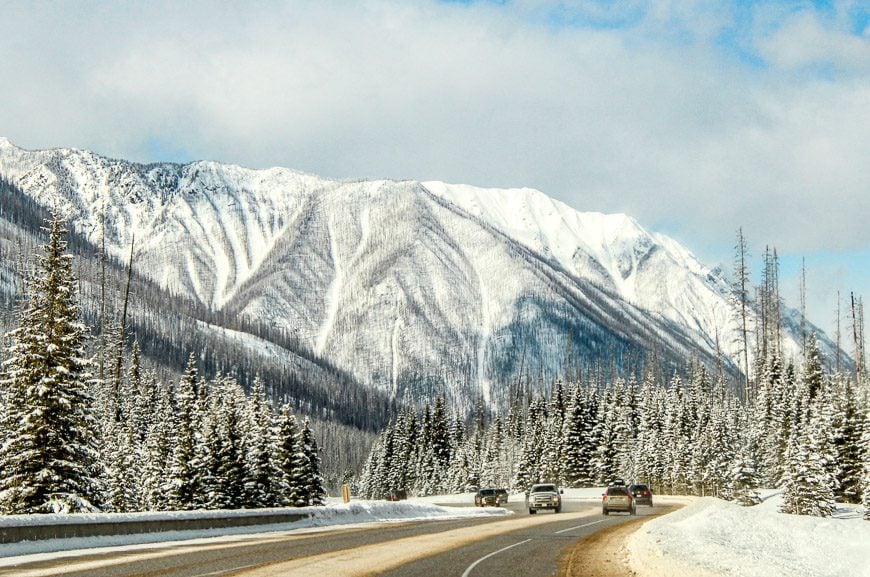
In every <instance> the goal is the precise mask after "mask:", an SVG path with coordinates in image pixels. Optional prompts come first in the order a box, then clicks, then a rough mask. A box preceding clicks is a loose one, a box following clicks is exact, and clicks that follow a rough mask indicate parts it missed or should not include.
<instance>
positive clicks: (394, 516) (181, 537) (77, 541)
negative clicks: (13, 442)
mask: <svg viewBox="0 0 870 577" xmlns="http://www.w3.org/2000/svg"><path fill="white" fill-rule="evenodd" d="M473 502H474V499H473V496H472V503H473ZM263 512H264V510H257V511H254V510H246V511H209V512H202V511H178V512H167V513H119V514H114V515H110V516H111V517H113V518H114V519H115V520H120V519H121V518H122V517H126V518H130V517H133V518H135V519H137V520H144V519H149V520H153V519H179V518H184V517H190V516H193V515H196V514H198V516H200V517H201V516H202V515H203V513H205V515H206V516H208V515H212V516H221V517H226V516H249V515H256V514H262V513H263ZM293 512H298V513H301V514H308V515H310V517H309V518H307V519H303V520H300V521H296V522H293V523H281V524H275V525H255V526H246V527H231V528H222V529H206V530H196V531H167V532H161V533H144V534H138V535H118V536H102V537H82V538H70V539H47V540H42V541H32V542H22V543H7V544H0V567H3V566H9V565H14V564H18V563H25V562H33V561H40V560H42V559H46V558H49V557H57V556H58V554H59V553H58V552H60V551H63V552H64V553H63V555H65V556H78V555H86V554H92V553H94V550H93V548H95V547H100V548H106V547H111V548H113V549H115V550H117V549H118V548H120V549H123V550H125V551H126V550H134V549H142V548H153V547H158V546H159V547H165V546H167V545H172V544H177V542H179V541H184V542H185V543H187V544H190V543H191V542H195V541H189V540H209V541H211V540H214V539H220V538H227V537H229V536H231V537H232V538H233V539H239V538H240V536H243V535H250V534H255V533H260V534H262V533H269V532H276V531H279V532H282V533H285V534H286V533H288V532H294V533H295V532H310V531H326V530H331V529H346V528H348V527H360V526H366V525H370V524H373V523H402V522H407V521H437V520H447V519H458V518H465V517H485V516H493V515H509V514H512V513H511V512H510V511H508V510H506V509H501V508H489V507H487V508H479V507H473V506H472V507H443V506H440V505H435V504H432V503H427V502H421V501H418V500H408V501H399V502H395V503H391V502H385V501H381V502H378V501H352V502H351V503H348V504H344V503H335V502H332V503H329V504H328V505H327V506H325V507H301V508H299V509H294V510H293ZM85 517H87V518H94V519H98V520H99V521H101V522H110V521H108V520H107V515H106V514H94V515H86V514H82V515H14V516H8V517H0V527H2V526H11V525H22V524H31V525H35V524H48V523H51V522H52V521H54V522H57V521H58V520H61V521H62V522H81V521H82V520H85V519H84V518H85ZM76 518H77V519H76ZM103 550H105V549H103Z"/></svg>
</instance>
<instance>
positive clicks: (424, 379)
mask: <svg viewBox="0 0 870 577" xmlns="http://www.w3.org/2000/svg"><path fill="white" fill-rule="evenodd" d="M0 176H2V178H4V179H6V180H7V181H9V182H11V183H13V184H14V185H16V186H17V187H19V188H20V189H21V190H23V191H24V192H25V193H26V194H27V195H29V196H30V197H32V198H33V199H35V200H36V201H37V202H38V203H40V204H42V205H44V206H59V207H61V208H62V209H63V210H64V211H65V212H66V214H67V215H68V217H69V219H70V221H71V222H72V223H73V226H74V228H75V229H76V230H77V231H78V232H80V233H81V234H82V235H84V236H85V237H87V238H89V239H90V240H91V241H92V242H94V243H95V244H97V245H99V243H100V241H101V238H102V234H103V232H102V231H103V229H104V227H105V231H106V245H107V248H108V250H109V251H110V252H111V253H112V255H113V256H115V257H117V258H118V259H120V260H122V261H125V260H126V259H127V254H128V253H129V250H130V246H131V243H133V246H134V254H135V257H134V266H135V268H136V270H137V272H138V273H139V274H141V275H144V276H146V277H148V278H150V279H151V280H153V281H154V282H155V283H157V284H159V285H160V286H162V287H164V288H166V289H168V290H169V291H171V292H172V293H174V294H177V295H181V296H186V297H189V298H192V299H195V300H196V301H198V302H200V303H201V304H202V305H204V306H206V307H208V308H210V309H211V310H212V311H216V312H218V313H220V316H222V317H223V318H226V319H238V318H245V319H248V320H251V321H256V322H259V323H266V324H268V325H270V326H272V327H274V328H275V329H278V330H280V331H283V332H285V333H287V334H291V335H293V336H294V337H296V338H298V339H299V340H300V341H301V342H302V343H304V344H306V345H307V346H308V347H309V348H310V349H312V350H313V351H315V352H316V353H317V354H318V355H320V356H322V357H324V358H326V359H328V360H329V361H330V362H331V363H333V364H334V365H335V366H336V367H338V368H340V369H342V370H345V371H347V372H349V373H350V374H352V375H354V376H355V377H356V378H357V379H358V380H360V381H361V382H364V383H371V384H372V385H374V386H377V387H379V388H382V389H386V390H390V391H391V392H392V393H393V394H395V395H396V396H398V397H400V398H402V397H405V396H417V395H421V394H430V393H432V392H436V391H442V390H443V391H445V392H447V393H448V394H450V395H451V396H453V397H456V398H462V399H470V398H473V397H475V396H477V395H483V396H484V397H485V398H490V399H493V400H499V399H503V398H504V396H505V395H506V394H507V386H508V384H515V383H516V382H517V379H518V377H519V376H520V375H528V376H529V377H530V378H532V379H538V378H543V379H545V380H549V379H551V378H554V377H556V376H559V375H562V374H564V373H565V372H566V371H580V370H588V369H590V368H593V367H596V366H601V365H602V363H603V364H605V365H606V366H605V367H604V368H605V369H608V370H609V369H611V368H617V369H618V368H630V367H635V366H637V365H638V364H639V363H641V362H643V361H644V359H646V358H649V357H650V356H652V355H654V356H655V357H656V358H657V360H658V361H660V362H664V363H668V362H670V363H673V364H677V363H680V362H682V360H684V359H686V358H689V357H696V358H700V359H702V360H706V361H712V360H713V359H714V358H715V356H716V346H717V345H716V343H717V342H718V343H719V346H721V347H722V348H723V349H724V350H725V352H726V353H727V354H733V353H734V349H735V336H736V334H735V328H736V322H735V318H734V310H733V307H732V306H731V305H730V304H729V299H728V294H727V293H728V290H727V283H726V281H725V279H724V278H723V277H722V275H721V274H720V273H719V272H717V271H716V270H711V269H709V268H707V267H705V266H704V265H702V264H701V263H700V262H698V260H697V259H696V258H695V257H694V256H693V255H692V254H691V253H690V252H689V251H688V250H686V249H685V248H684V247H682V246H680V245H679V244H678V243H677V242H675V241H673V240H672V239H669V238H667V237H664V236H662V235H658V234H652V233H650V232H647V231H646V230H644V229H643V227H641V226H640V225H639V224H638V223H637V222H636V221H634V220H633V219H631V218H629V217H627V216H624V215H604V214H599V213H583V212H578V211H576V210H574V209H572V208H570V207H568V206H567V205H565V204H563V203H560V202H557V201H555V200H553V199H551V198H549V197H547V196H546V195H544V194H543V193H541V192H538V191H536V190H529V189H512V190H493V189H481V188H474V187H470V186H458V185H449V184H445V183H441V182H425V183H421V182H411V181H402V182H396V181H365V182H345V181H334V180H328V179H323V178H320V177H317V176H312V175H307V174H303V173H300V172H295V171H292V170H288V169H283V168H273V169H268V170H250V169H246V168H241V167H238V166H232V165H225V164H218V163H215V162H195V163H191V164H185V165H178V164H150V165H142V164H135V163H130V162H125V161H120V160H112V159H107V158H103V157H100V156H98V155H95V154H93V153H90V152H85V151H78V150H68V149H62V150H48V151H26V150H23V149H20V148H17V147H15V146H14V145H12V144H11V143H10V142H9V141H8V140H5V139H0ZM134 238H135V241H134ZM786 341H787V346H788V347H789V348H790V349H791V350H797V339H795V337H794V335H787V338H786Z"/></svg>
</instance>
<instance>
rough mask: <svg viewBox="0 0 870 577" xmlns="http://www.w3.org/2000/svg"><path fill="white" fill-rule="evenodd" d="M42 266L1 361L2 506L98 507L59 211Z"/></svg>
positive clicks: (84, 369) (83, 369)
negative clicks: (4, 406)
mask: <svg viewBox="0 0 870 577" xmlns="http://www.w3.org/2000/svg"><path fill="white" fill-rule="evenodd" d="M48 233H49V241H48V244H46V245H45V246H43V247H42V254H41V255H40V257H39V259H38V264H37V272H36V275H35V276H34V278H33V279H32V282H31V286H30V291H29V293H28V296H29V302H28V303H27V305H26V306H25V307H24V308H23V310H22V312H21V314H20V317H19V324H18V328H16V329H14V330H13V331H11V333H10V334H9V335H8V337H9V338H10V340H11V342H12V344H11V346H10V347H9V349H8V351H7V359H6V361H5V362H4V363H3V374H2V380H0V387H2V388H3V389H4V390H5V396H6V401H7V409H6V411H5V414H4V421H3V423H2V424H0V427H2V432H3V437H4V438H5V439H6V441H5V442H4V443H3V445H2V447H0V471H2V478H0V511H2V512H4V513H50V512H74V511H87V510H93V509H94V508H96V507H99V506H100V505H101V503H100V476H101V473H100V471H101V467H100V465H99V461H98V459H99V454H98V445H97V437H96V433H95V430H96V421H95V418H94V408H93V404H92V396H91V393H90V390H91V388H92V384H93V380H92V376H91V374H90V372H89V369H90V365H91V363H90V362H89V360H88V359H87V358H86V357H85V344H86V338H87V327H85V325H84V324H83V323H82V322H81V320H80V312H79V306H78V299H77V292H76V290H77V286H76V279H75V277H74V275H73V270H72V256H70V255H68V254H66V248H67V241H66V239H65V236H66V233H67V230H66V228H65V225H64V223H63V221H62V219H61V218H60V216H59V215H58V214H54V215H53V216H52V219H51V221H50V223H49V227H48Z"/></svg>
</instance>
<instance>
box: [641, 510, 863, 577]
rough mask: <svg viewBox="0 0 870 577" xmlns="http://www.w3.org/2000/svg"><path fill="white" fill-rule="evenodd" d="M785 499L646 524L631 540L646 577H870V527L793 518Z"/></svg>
mask: <svg viewBox="0 0 870 577" xmlns="http://www.w3.org/2000/svg"><path fill="white" fill-rule="evenodd" d="M781 503H782V498H781V496H779V495H777V496H774V497H772V498H769V499H768V500H766V501H765V502H764V503H762V504H760V505H757V506H755V507H741V506H739V505H736V504H734V503H730V502H728V501H722V500H720V499H715V498H712V497H707V498H703V499H698V500H697V501H696V502H695V503H694V504H691V505H689V506H687V507H685V508H684V509H681V510H680V511H677V512H676V513H673V514H671V515H666V516H664V517H659V518H658V519H655V520H653V521H650V522H649V523H646V524H645V525H644V526H643V527H642V528H641V529H640V530H638V531H637V532H635V533H634V535H633V536H632V537H631V538H630V539H629V542H628V549H629V551H630V563H631V568H632V569H633V570H634V571H635V572H636V573H637V574H638V575H639V576H640V577H662V576H668V577H706V576H714V575H728V576H729V577H762V576H763V577H768V576H771V575H777V576H778V577H835V576H836V577H870V523H868V522H867V521H864V520H862V519H861V516H860V514H859V511H858V508H857V507H854V506H853V507H841V508H840V509H839V510H838V512H837V514H836V515H835V516H834V517H833V518H829V519H822V518H818V517H805V516H797V515H786V514H783V513H780V512H779V506H780V504H781Z"/></svg>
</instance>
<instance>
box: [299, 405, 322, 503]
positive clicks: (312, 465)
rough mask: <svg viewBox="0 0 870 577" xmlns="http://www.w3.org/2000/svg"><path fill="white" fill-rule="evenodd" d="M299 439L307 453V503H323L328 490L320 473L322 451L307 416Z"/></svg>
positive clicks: (305, 475)
mask: <svg viewBox="0 0 870 577" xmlns="http://www.w3.org/2000/svg"><path fill="white" fill-rule="evenodd" d="M299 441H300V444H301V445H302V453H303V454H304V455H305V459H304V461H303V464H304V469H305V473H304V479H305V486H304V494H305V500H306V501H307V503H306V504H308V505H323V504H325V502H326V490H325V489H324V488H323V477H322V476H321V474H320V451H319V450H318V448H317V441H316V440H315V438H314V432H313V431H312V430H311V421H310V420H309V419H308V418H307V417H306V419H305V421H304V423H303V424H302V432H301V433H300V436H299Z"/></svg>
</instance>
